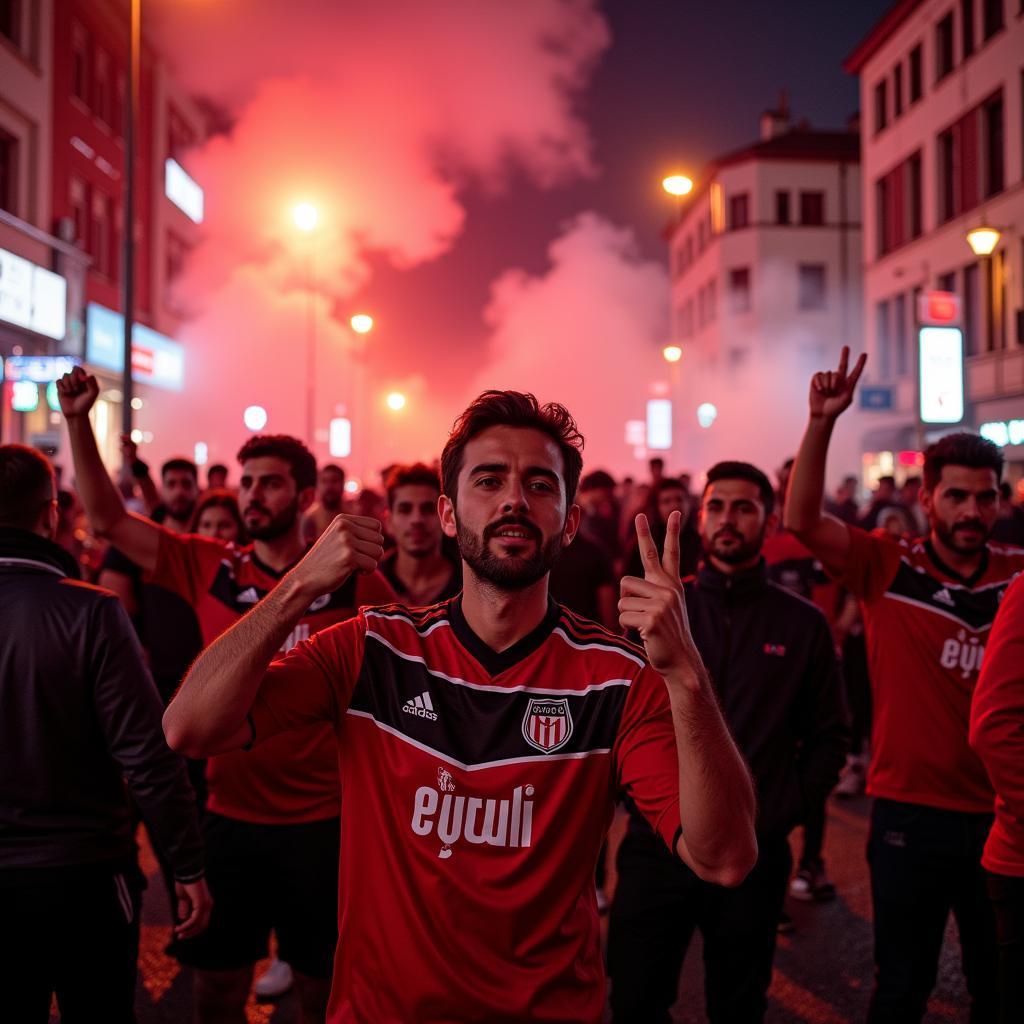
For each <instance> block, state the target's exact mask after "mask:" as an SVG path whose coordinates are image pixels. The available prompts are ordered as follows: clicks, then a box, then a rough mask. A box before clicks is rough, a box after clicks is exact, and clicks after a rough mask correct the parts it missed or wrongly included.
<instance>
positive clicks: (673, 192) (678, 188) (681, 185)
mask: <svg viewBox="0 0 1024 1024" xmlns="http://www.w3.org/2000/svg"><path fill="white" fill-rule="evenodd" d="M661 187H662V188H663V189H664V190H665V191H666V192H667V193H668V194H669V195H670V196H678V197H679V198H682V197H683V196H688V195H689V194H690V193H691V192H692V191H693V179H692V178H688V177H687V176H686V175H685V174H670V175H669V176H668V177H667V178H662V181H661Z"/></svg>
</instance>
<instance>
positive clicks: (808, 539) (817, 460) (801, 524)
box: [783, 345, 868, 574]
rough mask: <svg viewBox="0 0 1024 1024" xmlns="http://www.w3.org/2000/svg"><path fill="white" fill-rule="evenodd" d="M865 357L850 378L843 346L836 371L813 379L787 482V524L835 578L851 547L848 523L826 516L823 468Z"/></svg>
mask: <svg viewBox="0 0 1024 1024" xmlns="http://www.w3.org/2000/svg"><path fill="white" fill-rule="evenodd" d="M867 358H868V357H867V355H866V354H864V353H861V355H860V357H859V358H858V359H857V362H856V364H855V365H854V367H853V370H852V371H851V372H850V373H847V367H848V365H849V361H850V349H849V348H848V347H847V346H846V345H844V346H843V351H842V355H841V356H840V357H839V367H838V369H836V370H831V371H826V372H824V373H816V374H815V375H814V376H813V377H812V378H811V391H810V399H809V405H810V415H809V418H808V420H807V429H806V430H805V431H804V436H803V440H802V441H801V442H800V450H799V451H798V452H797V455H796V460H795V462H794V463H793V472H792V473H791V474H790V477H789V492H788V494H787V495H786V507H785V512H784V516H783V525H784V526H785V527H786V529H787V530H792V531H793V533H795V534H796V535H797V536H798V537H799V538H800V540H802V541H803V542H804V544H806V545H807V547H809V548H810V549H811V551H813V552H814V554H815V555H816V556H817V557H818V559H820V561H821V562H822V564H823V565H824V566H825V568H826V569H828V570H829V571H830V572H832V573H833V574H836V573H839V572H841V571H842V569H843V567H844V565H845V562H846V555H847V552H848V551H849V548H850V534H849V531H848V529H847V527H846V524H845V523H844V522H842V521H841V520H839V519H836V518H834V517H833V516H830V515H828V514H826V513H825V512H823V511H822V501H823V499H824V496H825V463H826V461H827V458H828V445H829V441H830V440H831V439H832V430H833V428H834V427H835V424H836V420H837V419H838V418H839V416H840V414H841V413H843V412H844V411H845V410H846V409H847V408H849V405H850V403H851V402H852V401H853V393H854V389H855V388H856V386H857V381H858V380H859V379H860V375H861V373H862V372H863V371H864V364H865V363H866V362H867Z"/></svg>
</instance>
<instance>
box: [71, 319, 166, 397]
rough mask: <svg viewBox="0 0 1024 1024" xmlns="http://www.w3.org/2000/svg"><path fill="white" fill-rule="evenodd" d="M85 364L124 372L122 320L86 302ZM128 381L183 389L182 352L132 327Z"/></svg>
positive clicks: (147, 330)
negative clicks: (130, 366) (129, 375)
mask: <svg viewBox="0 0 1024 1024" xmlns="http://www.w3.org/2000/svg"><path fill="white" fill-rule="evenodd" d="M85 361H86V362H87V363H90V364H92V365H93V366H99V367H102V368H103V369H105V370H111V371H112V372H114V373H121V372H122V371H123V369H124V318H123V317H122V316H121V314H120V313H115V312H114V310H112V309H107V307H106V306H101V305H100V304H99V303H98V302H90V303H89V307H88V311H87V317H86V330H85ZM132 380H134V381H138V382H139V383H142V384H151V385H152V386H153V387H157V388H165V389H166V390H168V391H181V389H182V388H183V387H184V386H185V349H184V348H183V347H182V346H181V345H179V344H178V343H177V342H176V341H172V340H171V339H170V338H168V337H165V336H164V335H163V334H158V333H157V332H156V331H154V330H151V329H150V328H148V327H146V326H145V325H143V324H134V325H133V326H132Z"/></svg>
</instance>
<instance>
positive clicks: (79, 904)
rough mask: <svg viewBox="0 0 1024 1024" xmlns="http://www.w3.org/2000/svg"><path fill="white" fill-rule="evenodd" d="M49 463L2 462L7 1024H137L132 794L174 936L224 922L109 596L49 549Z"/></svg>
mask: <svg viewBox="0 0 1024 1024" xmlns="http://www.w3.org/2000/svg"><path fill="white" fill-rule="evenodd" d="M56 497H57V492H56V484H55V480H54V475H53V470H52V469H51V468H50V464H49V463H48V462H47V461H46V459H45V458H44V457H43V456H42V455H41V454H40V453H39V452H37V451H35V450H34V449H32V448H26V447H24V446H22V445H3V446H0V708H2V709H3V714H2V715H0V752H2V753H0V902H2V906H3V917H2V920H3V926H2V928H0V963H2V964H3V967H4V978H5V983H4V994H3V1012H4V1019H5V1020H11V1021H19V1022H20V1021H24V1022H26V1024H31V1022H33V1021H45V1020H46V1019H47V1016H48V1014H49V1011H50V1001H51V993H56V996H57V1004H58V1007H59V1009H60V1012H61V1016H62V1018H64V1019H66V1020H68V1021H71V1020H103V1021H105V1022H109V1024H121V1022H129V1021H133V1020H134V1019H135V1018H134V1014H133V1010H132V1007H133V1002H134V995H135V976H136V960H137V956H138V946H139V910H140V905H141V902H142V889H143V887H144V885H145V881H144V879H143V876H142V874H141V872H140V870H139V867H138V863H137V856H136V847H135V835H134V832H135V830H134V820H133V815H132V811H131V809H130V807H129V803H128V796H127V794H126V792H125V782H127V784H128V789H129V790H130V791H131V794H132V797H133V798H134V800H135V803H136V804H137V805H138V807H139V808H140V809H141V811H142V815H143V817H144V818H145V820H146V824H147V825H148V826H149V829H150V834H151V835H152V836H153V838H154V842H155V843H157V844H158V845H159V846H160V847H161V850H162V853H163V854H164V855H165V856H166V858H167V860H168V862H169V863H170V864H171V866H172V868H173V870H174V876H175V879H176V887H175V888H176V896H177V907H176V917H177V925H176V927H175V934H176V935H177V936H178V937H182V938H183V937H186V936H189V935H194V934H197V933H198V932H200V931H202V930H203V928H204V927H205V926H206V922H207V920H208V919H209V916H210V908H211V903H210V894H209V891H208V890H207V887H206V882H205V881H204V880H203V873H204V871H203V850H202V843H201V840H200V837H199V826H198V822H197V820H196V807H195V796H194V794H193V792H192V789H191V787H190V786H189V784H188V779H187V778H186V775H185V763H184V761H183V760H182V759H181V757H180V756H179V755H177V754H175V753H173V752H172V751H171V750H170V748H169V747H168V746H167V743H166V741H165V740H164V734H163V729H162V728H161V723H160V716H161V715H162V713H163V704H162V703H161V701H160V697H159V695H158V694H157V691H156V687H155V686H154V684H153V680H152V678H151V677H150V675H149V672H148V671H147V670H146V667H145V664H144V662H143V658H142V651H141V649H140V647H139V643H138V640H137V639H136V637H135V631H134V630H133V629H132V625H131V622H130V621H129V620H128V616H127V615H126V613H125V611H124V609H123V608H122V607H121V604H120V602H119V601H118V599H117V597H115V596H114V594H112V593H111V592H110V591H107V590H103V589H101V588H100V587H93V586H90V585H89V584H87V583H81V582H79V581H78V579H77V576H78V567H77V565H76V563H75V561H74V559H73V558H72V557H71V556H70V555H68V554H67V552H65V551H64V549H63V548H61V547H59V546H58V545H57V544H55V543H54V542H53V540H52V539H51V538H52V537H53V535H54V533H55V531H56V527H57V501H56Z"/></svg>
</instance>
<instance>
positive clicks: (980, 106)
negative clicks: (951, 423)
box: [845, 0, 1024, 479]
mask: <svg viewBox="0 0 1024 1024" xmlns="http://www.w3.org/2000/svg"><path fill="white" fill-rule="evenodd" d="M845 67H846V69H847V71H849V72H850V73H852V74H856V75H859V76H860V95H861V109H862V111H863V118H862V125H861V130H862V140H861V165H862V169H863V181H864V200H863V204H864V213H865V216H864V225H865V226H864V263H865V271H864V320H865V327H866V341H867V349H868V352H869V353H870V359H869V363H868V370H867V373H866V383H868V384H869V385H871V384H876V385H882V386H883V387H891V389H892V408H891V410H881V411H878V412H875V413H873V414H871V415H872V417H873V419H874V421H875V424H876V425H875V426H874V428H873V429H869V430H867V431H866V432H865V434H864V436H863V442H862V443H863V446H864V449H865V451H867V452H873V453H875V459H874V462H875V464H876V465H877V466H878V467H879V468H885V467H886V466H889V465H891V464H892V463H893V461H894V459H895V461H896V463H897V472H898V469H899V467H898V462H899V457H898V454H897V453H898V452H899V451H900V450H904V449H916V448H918V447H919V446H920V445H921V444H922V443H925V442H927V440H928V439H929V437H930V436H931V431H926V430H924V429H920V428H919V427H918V417H917V402H918V381H917V369H918V368H917V363H918V359H917V355H918V351H917V327H918V324H917V321H916V318H915V308H916V304H917V303H916V295H917V294H918V293H919V292H921V291H922V290H932V289H941V290H945V291H950V292H955V293H956V294H957V295H958V296H959V298H960V305H961V311H962V314H961V315H962V327H963V331H964V342H965V358H964V382H965V398H966V411H965V416H964V420H963V424H962V425H961V426H959V427H957V428H954V429H970V428H982V429H983V432H985V433H986V434H991V435H992V436H993V437H995V438H999V439H1000V440H1003V441H1009V440H1011V439H1016V440H1017V441H1018V442H1021V443H1017V444H1015V445H1014V444H1008V445H1007V447H1006V454H1007V458H1008V461H1009V463H1010V472H1009V476H1010V479H1019V478H1020V477H1021V475H1022V474H1024V423H1021V422H1020V421H1021V420H1024V314H1022V307H1024V291H1022V288H1024V281H1022V278H1024V181H1022V177H1024V138H1022V123H1024V110H1022V101H1024V3H1022V2H1021V0H901V2H900V3H897V4H896V5H895V6H894V7H893V8H892V10H891V11H890V12H889V13H888V14H887V15H886V17H885V18H883V19H882V21H881V22H879V24H878V25H877V26H876V27H875V28H874V29H873V30H872V31H871V33H869V35H868V36H867V38H865V39H864V41H863V42H862V43H861V44H860V45H859V46H858V47H857V49H856V50H855V51H854V52H853V53H852V54H851V56H850V57H849V58H848V59H847V61H846V64H845ZM982 223H987V224H990V225H992V226H994V227H996V228H998V229H999V231H1000V232H1001V235H1000V239H999V242H998V244H997V246H996V248H995V251H994V252H993V253H992V256H991V258H979V257H977V256H975V255H974V253H973V252H972V250H971V248H970V247H969V246H968V243H967V233H968V231H970V230H971V229H972V228H975V227H978V226H979V225H981V224H982ZM882 394H883V395H884V391H883V392H882ZM882 404H883V405H884V404H885V403H884V401H883V402H882ZM1014 421H1016V423H1015V422H1014Z"/></svg>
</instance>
